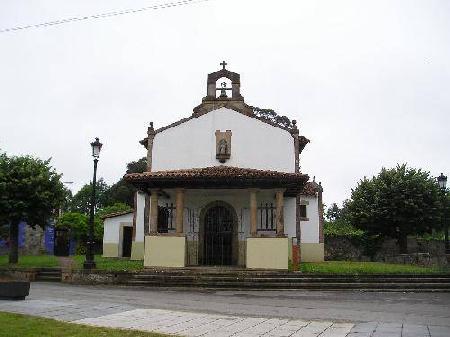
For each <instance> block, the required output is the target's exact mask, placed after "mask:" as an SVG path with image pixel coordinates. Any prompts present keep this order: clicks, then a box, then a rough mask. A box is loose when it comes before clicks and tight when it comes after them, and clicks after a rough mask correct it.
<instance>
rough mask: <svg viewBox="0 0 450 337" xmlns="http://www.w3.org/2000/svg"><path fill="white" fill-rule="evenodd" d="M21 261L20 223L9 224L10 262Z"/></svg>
mask: <svg viewBox="0 0 450 337" xmlns="http://www.w3.org/2000/svg"><path fill="white" fill-rule="evenodd" d="M18 262H19V223H18V222H11V224H10V225H9V263H18Z"/></svg>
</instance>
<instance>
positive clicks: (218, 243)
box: [200, 201, 238, 266]
mask: <svg viewBox="0 0 450 337" xmlns="http://www.w3.org/2000/svg"><path fill="white" fill-rule="evenodd" d="M200 219H201V226H200V238H201V245H200V256H201V259H200V262H201V264H202V265H207V266H229V265H234V264H236V263H237V251H238V242H237V216H236V212H235V211H234V208H233V207H232V206H231V205H229V204H227V203H225V202H222V201H216V202H214V203H211V204H209V205H207V206H206V207H205V208H204V209H203V211H202V215H201V218H200Z"/></svg>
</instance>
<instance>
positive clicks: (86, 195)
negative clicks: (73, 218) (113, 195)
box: [69, 178, 110, 214]
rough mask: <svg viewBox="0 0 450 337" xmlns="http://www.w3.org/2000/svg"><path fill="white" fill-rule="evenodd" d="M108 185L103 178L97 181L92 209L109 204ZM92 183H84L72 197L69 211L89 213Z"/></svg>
mask: <svg viewBox="0 0 450 337" xmlns="http://www.w3.org/2000/svg"><path fill="white" fill-rule="evenodd" d="M109 190H110V188H109V186H108V184H106V183H105V181H104V180H103V178H100V179H99V180H98V181H97V188H96V194H95V205H94V209H95V210H96V211H97V210H98V209H100V208H103V207H105V206H107V205H109V204H110V194H109ZM91 195H92V183H89V184H86V185H84V186H83V187H82V188H81V189H80V190H79V191H78V192H77V193H76V194H75V195H74V196H73V197H72V200H71V202H70V207H69V210H70V211H71V212H80V213H84V214H89V209H90V207H91Z"/></svg>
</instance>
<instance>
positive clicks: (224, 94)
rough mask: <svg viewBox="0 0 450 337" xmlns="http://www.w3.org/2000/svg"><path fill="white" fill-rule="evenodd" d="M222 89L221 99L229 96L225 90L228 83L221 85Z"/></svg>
mask: <svg viewBox="0 0 450 337" xmlns="http://www.w3.org/2000/svg"><path fill="white" fill-rule="evenodd" d="M221 87H222V89H221V90H220V96H219V97H221V98H225V97H228V96H227V91H226V90H225V89H226V87H227V83H226V82H222V83H221Z"/></svg>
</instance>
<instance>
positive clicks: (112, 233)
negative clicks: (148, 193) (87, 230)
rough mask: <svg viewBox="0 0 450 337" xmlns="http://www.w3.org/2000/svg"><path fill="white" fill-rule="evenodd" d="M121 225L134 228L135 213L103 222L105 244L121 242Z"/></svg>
mask: <svg viewBox="0 0 450 337" xmlns="http://www.w3.org/2000/svg"><path fill="white" fill-rule="evenodd" d="M121 224H123V225H127V226H133V213H128V214H124V215H119V216H115V217H113V218H106V219H105V221H104V222H103V242H104V243H116V244H118V243H119V242H120V226H121Z"/></svg>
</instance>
